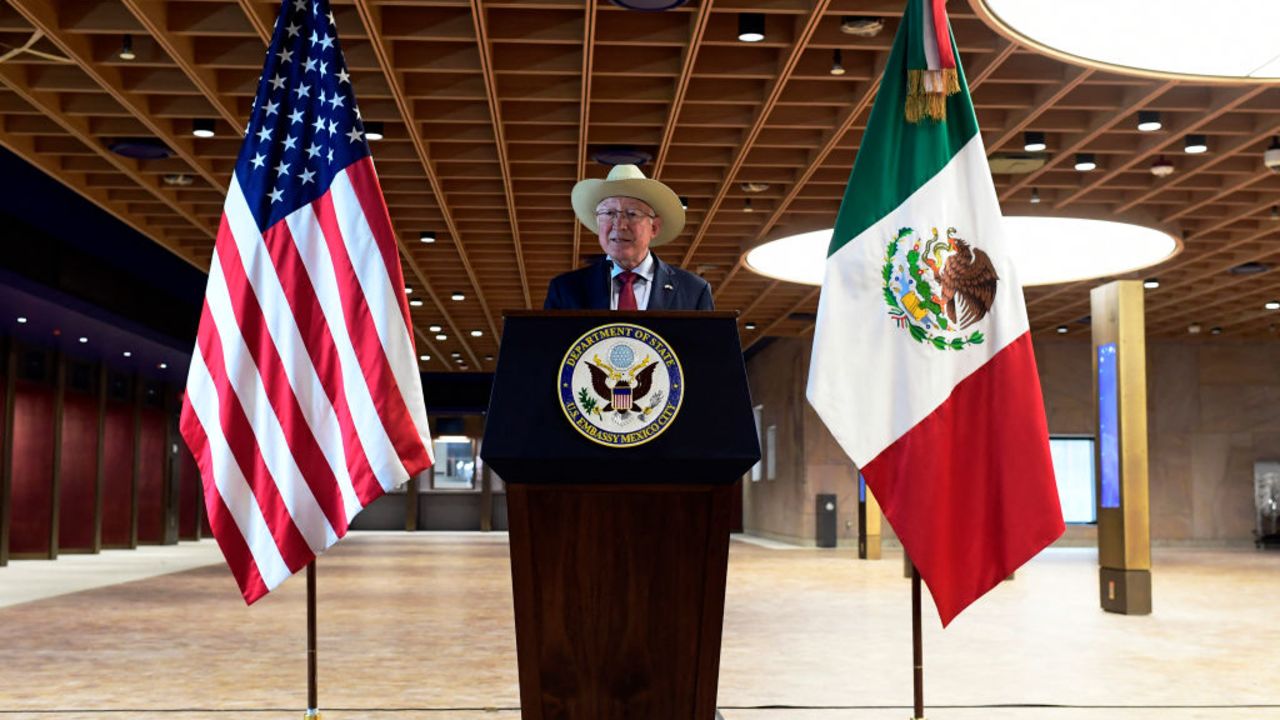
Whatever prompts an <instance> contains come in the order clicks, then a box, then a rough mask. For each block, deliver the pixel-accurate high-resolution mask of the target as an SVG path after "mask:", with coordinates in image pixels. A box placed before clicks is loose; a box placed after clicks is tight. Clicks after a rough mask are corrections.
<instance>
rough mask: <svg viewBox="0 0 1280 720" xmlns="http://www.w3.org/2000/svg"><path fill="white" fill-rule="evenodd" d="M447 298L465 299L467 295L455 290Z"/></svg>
mask: <svg viewBox="0 0 1280 720" xmlns="http://www.w3.org/2000/svg"><path fill="white" fill-rule="evenodd" d="M449 299H450V300H466V299H467V296H466V295H463V294H462V293H460V292H456V293H454V294H452V295H450V296H449Z"/></svg>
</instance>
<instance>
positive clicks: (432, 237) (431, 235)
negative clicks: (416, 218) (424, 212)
mask: <svg viewBox="0 0 1280 720" xmlns="http://www.w3.org/2000/svg"><path fill="white" fill-rule="evenodd" d="M435 241H436V233H435V231H434V230H423V231H422V232H420V233H418V242H421V243H427V244H428V245H430V244H431V243H433V242H435Z"/></svg>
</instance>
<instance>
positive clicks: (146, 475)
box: [138, 407, 165, 545]
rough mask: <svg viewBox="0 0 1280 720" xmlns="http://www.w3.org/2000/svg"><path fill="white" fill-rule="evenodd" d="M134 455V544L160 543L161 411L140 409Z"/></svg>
mask: <svg viewBox="0 0 1280 720" xmlns="http://www.w3.org/2000/svg"><path fill="white" fill-rule="evenodd" d="M141 429H142V437H141V439H140V440H141V442H140V444H139V453H138V543H139V544H140V545H158V544H160V543H161V542H163V541H164V462H165V447H164V430H165V425H164V412H163V411H162V410H160V409H158V408H151V407H147V408H143V410H142V426H141Z"/></svg>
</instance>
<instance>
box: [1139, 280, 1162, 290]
mask: <svg viewBox="0 0 1280 720" xmlns="http://www.w3.org/2000/svg"><path fill="white" fill-rule="evenodd" d="M1142 287H1144V288H1146V289H1148V290H1155V289H1156V288H1158V287H1160V281H1159V280H1157V279H1155V278H1147V279H1146V280H1143V281H1142Z"/></svg>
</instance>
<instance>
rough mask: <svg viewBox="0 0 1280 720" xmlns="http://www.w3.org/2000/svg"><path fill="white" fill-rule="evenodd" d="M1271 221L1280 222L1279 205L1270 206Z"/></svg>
mask: <svg viewBox="0 0 1280 720" xmlns="http://www.w3.org/2000/svg"><path fill="white" fill-rule="evenodd" d="M1271 219H1272V221H1275V220H1280V205H1272V206H1271Z"/></svg>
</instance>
